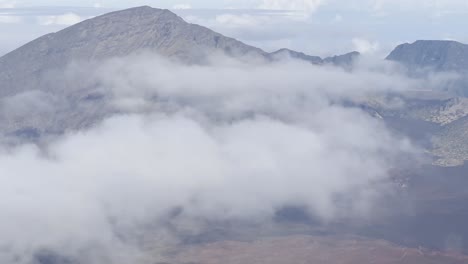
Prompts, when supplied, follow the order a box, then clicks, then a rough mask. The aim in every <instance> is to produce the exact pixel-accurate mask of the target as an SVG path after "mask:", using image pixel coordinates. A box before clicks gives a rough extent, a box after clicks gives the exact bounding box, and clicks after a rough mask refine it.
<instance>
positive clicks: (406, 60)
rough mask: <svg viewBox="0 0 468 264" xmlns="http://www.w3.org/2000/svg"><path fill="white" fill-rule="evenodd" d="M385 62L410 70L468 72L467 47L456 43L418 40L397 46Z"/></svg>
mask: <svg viewBox="0 0 468 264" xmlns="http://www.w3.org/2000/svg"><path fill="white" fill-rule="evenodd" d="M387 60H391V61H396V62H400V63H402V64H404V65H406V66H407V67H408V68H409V69H410V70H415V69H420V68H430V69H434V70H436V71H468V45H465V44H462V43H459V42H456V41H442V40H418V41H416V42H414V43H412V44H408V43H406V44H402V45H399V46H398V47H396V48H395V49H394V50H393V51H392V52H391V53H390V55H389V56H388V57H387Z"/></svg>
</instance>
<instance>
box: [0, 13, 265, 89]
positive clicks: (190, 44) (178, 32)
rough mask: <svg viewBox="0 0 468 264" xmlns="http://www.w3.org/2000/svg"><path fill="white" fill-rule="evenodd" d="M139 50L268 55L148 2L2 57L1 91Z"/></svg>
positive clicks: (197, 55)
mask: <svg viewBox="0 0 468 264" xmlns="http://www.w3.org/2000/svg"><path fill="white" fill-rule="evenodd" d="M139 50H150V51H155V52H157V53H159V54H162V55H164V56H168V57H178V58H180V59H183V60H186V61H189V62H196V61H199V60H200V59H202V58H203V57H205V55H206V54H211V53H213V52H216V51H219V52H223V53H226V54H228V55H231V56H236V57H240V56H247V55H248V56H260V57H267V54H266V52H264V51H262V50H261V49H258V48H255V47H252V46H249V45H246V44H244V43H242V42H240V41H237V40H235V39H232V38H228V37H225V36H223V35H221V34H219V33H216V32H214V31H212V30H210V29H208V28H205V27H202V26H199V25H194V24H189V23H187V22H185V21H184V20H183V19H182V18H180V17H179V16H177V15H176V14H174V13H172V12H171V11H169V10H164V9H156V8H151V7H148V6H143V7H136V8H131V9H126V10H123V11H117V12H112V13H109V14H105V15H102V16H98V17H95V18H92V19H89V20H86V21H83V22H81V23H78V24H76V25H73V26H71V27H68V28H66V29H64V30H62V31H59V32H57V33H52V34H48V35H45V36H43V37H40V38H38V39H36V40H34V41H32V42H30V43H28V44H26V45H24V46H22V47H20V48H18V49H17V50H14V51H12V52H10V53H9V54H7V55H5V56H3V57H2V58H0V84H1V85H2V89H1V91H0V96H5V95H11V94H14V93H18V92H21V91H24V90H28V89H29V88H30V87H31V85H37V84H36V82H35V80H34V78H37V77H38V76H39V75H41V74H42V73H43V71H45V70H49V69H54V68H61V67H64V66H65V65H66V64H68V63H70V62H71V61H73V60H83V61H91V60H99V59H106V58H111V57H117V56H125V55H129V54H131V53H133V52H135V51H139Z"/></svg>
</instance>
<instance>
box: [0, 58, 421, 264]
mask: <svg viewBox="0 0 468 264" xmlns="http://www.w3.org/2000/svg"><path fill="white" fill-rule="evenodd" d="M48 78H49V79H48V81H47V82H48V83H49V84H51V85H50V86H48V87H47V90H46V89H43V90H42V91H38V92H35V93H29V94H27V95H26V96H24V97H21V96H15V97H14V98H4V99H3V101H2V107H3V110H2V111H3V112H4V111H10V113H15V112H17V111H15V107H18V106H17V105H18V104H17V103H14V104H13V103H11V102H12V101H11V100H16V101H15V102H17V101H18V100H19V101H21V100H26V101H29V102H31V100H33V101H34V99H33V98H44V96H45V95H44V94H46V95H47V96H50V97H52V99H51V98H49V97H47V98H49V99H48V100H46V102H50V103H48V104H47V103H46V104H45V105H41V104H38V103H37V104H35V105H36V106H37V107H35V108H34V109H28V108H22V109H21V111H22V112H21V111H18V113H20V114H19V116H18V117H17V118H16V119H15V121H14V122H16V123H15V124H14V125H11V127H21V126H22V124H23V125H24V124H26V126H28V127H31V126H34V127H35V128H37V129H38V130H39V131H42V132H43V131H46V130H47V129H46V128H45V127H41V126H46V127H49V126H51V127H53V126H57V127H59V126H63V124H64V123H65V124H73V125H70V126H71V127H74V128H79V127H80V124H81V123H82V122H84V123H86V124H88V125H86V126H83V127H84V128H83V129H81V130H78V131H77V130H73V131H68V132H66V131H67V130H65V131H64V132H65V133H64V134H63V135H60V136H56V137H53V139H49V138H47V140H44V141H41V142H40V144H39V145H34V144H23V145H19V146H15V147H3V149H2V151H1V153H0V196H1V199H0V212H1V213H2V216H3V217H2V218H1V220H0V234H2V241H1V242H0V262H2V263H21V264H23V263H25V264H26V263H41V264H43V263H48V262H41V260H40V259H41V258H47V257H49V258H52V257H53V254H52V253H51V254H52V256H49V255H48V254H49V253H47V252H49V251H50V252H59V253H60V255H63V256H64V257H65V258H66V257H70V258H76V259H77V260H78V261H79V263H129V262H131V263H145V262H144V261H145V258H148V255H146V254H143V253H142V251H141V245H140V244H141V241H139V240H138V239H139V237H140V236H139V234H141V233H151V232H156V233H158V234H161V233H164V230H165V229H164V228H165V226H164V225H163V224H161V223H167V222H171V223H172V225H175V226H177V225H180V226H179V227H178V228H181V229H184V228H188V229H194V230H197V224H196V223H198V222H199V221H231V220H240V221H250V222H262V221H265V222H267V221H270V220H271V219H272V217H273V216H274V214H275V212H276V211H277V210H279V209H281V208H283V207H284V206H290V205H295V206H303V207H305V208H307V210H308V211H309V212H310V213H311V214H313V215H315V216H317V217H318V218H320V219H321V220H322V221H332V220H334V219H337V218H340V217H343V216H351V217H358V218H360V217H368V216H370V215H371V212H372V210H373V208H374V206H375V202H376V201H377V200H378V198H379V197H380V195H381V194H382V193H385V192H389V191H391V184H390V183H389V182H390V181H389V170H390V169H391V168H393V167H395V166H397V165H398V160H399V158H400V157H401V156H403V155H408V154H414V153H415V150H414V148H413V147H412V146H411V144H410V142H408V140H405V139H402V138H400V137H396V136H394V135H392V134H391V133H390V132H389V131H388V129H387V128H386V127H385V125H384V124H383V122H382V121H381V120H379V119H378V118H375V117H373V116H371V115H370V114H369V113H366V112H365V111H363V110H361V109H359V108H352V107H345V106H343V104H342V103H343V102H348V101H353V102H359V101H360V100H364V98H366V97H367V96H370V95H378V94H381V93H387V92H389V91H391V92H395V91H399V90H405V89H412V88H415V87H416V88H417V87H419V86H420V85H422V84H421V83H419V82H417V81H414V80H413V81H411V80H409V79H407V78H405V77H403V76H401V75H399V74H397V73H396V71H395V70H394V69H393V68H392V67H388V66H386V65H379V66H378V67H376V66H369V64H363V65H361V66H360V67H358V69H356V70H355V71H354V72H353V73H351V72H347V71H344V70H341V69H338V68H333V67H316V66H312V65H309V64H305V63H300V62H294V61H289V62H282V63H278V64H262V63H250V64H247V63H243V62H239V61H235V60H232V59H227V58H220V57H215V58H213V60H212V62H211V63H209V64H208V65H203V66H200V65H191V66H188V65H182V64H180V63H177V62H174V61H170V60H168V59H163V58H161V57H158V56H155V55H149V54H144V55H138V56H132V57H127V58H120V59H113V60H110V61H108V62H106V63H102V64H101V63H100V64H93V65H87V66H86V67H83V64H80V63H77V64H75V65H72V66H70V67H69V68H68V69H67V70H66V71H65V73H61V74H60V75H59V74H57V75H49V76H48ZM90 96H91V97H90ZM57 100H58V101H57ZM61 100H68V101H61ZM7 102H10V104H7ZM59 102H73V104H68V103H59ZM54 109H55V110H54ZM76 109H79V111H77V110H76ZM87 110H88V111H91V113H94V112H96V113H98V114H96V116H99V117H100V119H96V120H93V119H92V118H91V117H92V116H93V115H90V114H89V113H87V114H86V115H85V116H86V117H87V119H86V120H84V121H83V118H81V117H79V115H80V114H82V112H85V111H87ZM41 111H42V112H41ZM44 111H45V112H46V113H49V115H48V116H47V118H45V117H40V116H37V115H35V114H34V113H45V112H44ZM77 116H78V117H77ZM4 118H5V117H2V119H4ZM90 118H91V120H90ZM38 120H40V121H38ZM41 120H43V121H41ZM12 122H13V121H12ZM75 123H80V124H75ZM7 126H8V125H7ZM149 227H151V232H150V231H149V230H150V228H149ZM160 240H161V241H160V243H161V244H164V241H163V240H162V238H161V239H160ZM44 252H45V253H44ZM34 261H35V262H34ZM51 263H54V262H51Z"/></svg>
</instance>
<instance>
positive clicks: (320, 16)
mask: <svg viewBox="0 0 468 264" xmlns="http://www.w3.org/2000/svg"><path fill="white" fill-rule="evenodd" d="M140 5H150V6H152V7H160V8H169V9H173V10H174V11H175V12H176V13H178V14H179V15H181V16H182V17H184V18H185V19H186V20H188V21H189V22H192V23H197V24H202V25H204V26H207V27H210V28H212V29H214V30H216V31H218V32H220V33H223V34H225V35H228V36H232V37H235V38H238V39H240V40H242V41H244V42H247V43H248V44H252V45H256V46H259V47H261V48H263V49H265V50H267V51H273V50H276V49H279V48H283V47H286V48H291V49H296V50H299V51H304V52H306V53H309V54H312V55H320V56H328V55H333V54H339V53H345V52H349V51H352V50H358V51H360V52H363V53H368V54H374V55H376V56H381V57H384V56H385V55H386V54H387V53H388V52H389V51H390V50H391V49H392V48H393V47H394V46H395V45H397V44H400V43H403V42H413V41H415V40H417V39H453V40H458V41H461V42H468V37H467V35H466V32H465V27H464V26H463V22H465V21H466V15H468V0H405V1H404V0H347V1H343V0H134V1H129V0H80V1H78V0H0V32H1V33H2V34H0V43H1V44H0V54H4V53H6V52H8V51H10V50H12V49H14V48H16V47H18V46H19V45H21V44H24V43H26V42H28V41H29V40H32V39H34V38H36V37H39V36H41V35H43V34H46V33H50V32H54V31H57V30H60V29H62V28H64V27H66V26H69V25H72V24H74V23H77V22H79V21H81V20H83V19H86V18H90V17H93V16H96V15H99V14H102V13H106V12H109V11H112V10H115V9H121V8H127V7H132V6H140Z"/></svg>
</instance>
